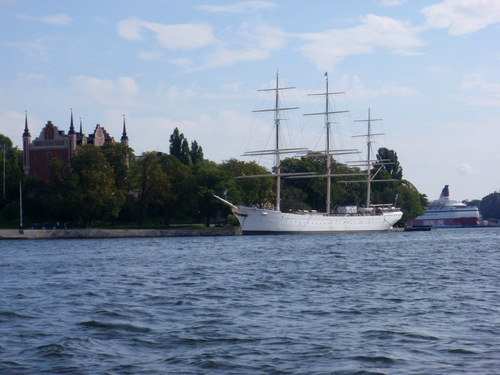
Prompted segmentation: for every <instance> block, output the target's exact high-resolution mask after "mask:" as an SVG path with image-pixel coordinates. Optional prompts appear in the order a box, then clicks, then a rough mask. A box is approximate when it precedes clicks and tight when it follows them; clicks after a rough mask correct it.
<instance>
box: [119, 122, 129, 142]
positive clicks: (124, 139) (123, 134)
mask: <svg viewBox="0 0 500 375" xmlns="http://www.w3.org/2000/svg"><path fill="white" fill-rule="evenodd" d="M120 142H121V144H122V145H124V146H127V147H128V136H127V128H126V127H125V115H123V133H122V137H121V139H120Z"/></svg>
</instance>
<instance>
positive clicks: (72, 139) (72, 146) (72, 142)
mask: <svg viewBox="0 0 500 375" xmlns="http://www.w3.org/2000/svg"><path fill="white" fill-rule="evenodd" d="M70 110H71V122H70V125H69V132H68V140H69V147H68V159H67V160H70V159H71V157H72V156H73V155H74V154H75V150H76V131H75V125H74V124H73V108H71V109H70Z"/></svg>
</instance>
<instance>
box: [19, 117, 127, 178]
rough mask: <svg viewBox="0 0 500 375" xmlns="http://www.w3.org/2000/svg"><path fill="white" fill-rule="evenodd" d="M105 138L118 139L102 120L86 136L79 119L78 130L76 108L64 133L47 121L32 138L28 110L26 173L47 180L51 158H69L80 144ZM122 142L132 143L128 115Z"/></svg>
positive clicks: (24, 153) (98, 141)
mask: <svg viewBox="0 0 500 375" xmlns="http://www.w3.org/2000/svg"><path fill="white" fill-rule="evenodd" d="M106 142H112V143H115V139H114V138H113V137H111V136H110V135H109V134H108V132H107V131H106V130H105V129H104V128H103V127H102V126H101V125H100V124H97V125H96V127H95V129H94V132H93V133H92V134H89V135H88V136H87V135H85V134H83V132H82V122H81V120H80V131H79V132H77V131H75V127H74V124H73V112H71V121H70V126H69V131H68V134H65V132H64V130H59V128H58V127H57V126H55V125H54V124H53V123H52V122H51V121H48V122H47V124H45V126H44V128H43V129H42V131H41V133H40V135H39V136H38V137H36V138H35V139H34V140H33V141H32V140H31V134H30V131H29V129H28V115H27V114H26V116H25V124H24V133H23V169H24V174H25V175H26V176H37V177H39V178H40V179H41V180H42V181H45V182H47V181H48V180H49V179H50V173H49V163H50V162H51V161H52V160H62V161H66V162H69V161H70V159H71V157H72V156H73V155H74V154H75V152H76V151H77V148H78V147H81V146H83V145H85V144H93V145H95V146H102V145H104V144H105V143H106ZM120 142H121V143H122V144H123V145H125V146H128V145H129V139H128V136H127V130H126V128H125V117H124V118H123V133H122V137H121V139H120Z"/></svg>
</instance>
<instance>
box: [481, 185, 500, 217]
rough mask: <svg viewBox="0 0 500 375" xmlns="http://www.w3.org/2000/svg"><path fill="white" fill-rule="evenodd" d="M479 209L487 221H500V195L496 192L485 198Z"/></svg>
mask: <svg viewBox="0 0 500 375" xmlns="http://www.w3.org/2000/svg"><path fill="white" fill-rule="evenodd" d="M479 209H480V211H481V215H483V218H485V219H486V220H491V219H497V220H498V219H500V193H498V192H495V193H492V194H489V195H487V196H486V197H484V198H483V199H482V200H481V205H480V207H479Z"/></svg>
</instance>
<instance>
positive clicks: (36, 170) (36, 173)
mask: <svg viewBox="0 0 500 375" xmlns="http://www.w3.org/2000/svg"><path fill="white" fill-rule="evenodd" d="M35 176H38V168H35Z"/></svg>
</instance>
